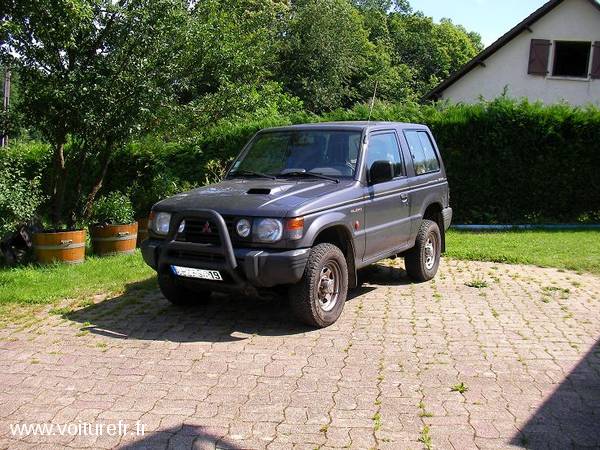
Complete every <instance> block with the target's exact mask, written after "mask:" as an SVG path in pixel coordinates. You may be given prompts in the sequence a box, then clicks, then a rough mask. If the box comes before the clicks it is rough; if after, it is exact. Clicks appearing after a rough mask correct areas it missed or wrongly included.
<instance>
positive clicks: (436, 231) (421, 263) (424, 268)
mask: <svg viewBox="0 0 600 450" xmlns="http://www.w3.org/2000/svg"><path fill="white" fill-rule="evenodd" d="M441 255H442V234H441V233H440V228H439V227H438V225H437V223H435V222H433V221H431V220H423V222H422V223H421V228H419V233H418V234H417V240H416V242H415V246H414V248H413V249H412V250H410V251H409V252H408V253H407V254H406V256H405V257H404V264H405V266H406V272H407V273H408V276H409V277H410V279H411V280H413V281H415V282H417V283H423V282H425V281H429V280H432V279H433V278H434V277H435V275H436V273H437V271H438V268H439V266H440V258H441Z"/></svg>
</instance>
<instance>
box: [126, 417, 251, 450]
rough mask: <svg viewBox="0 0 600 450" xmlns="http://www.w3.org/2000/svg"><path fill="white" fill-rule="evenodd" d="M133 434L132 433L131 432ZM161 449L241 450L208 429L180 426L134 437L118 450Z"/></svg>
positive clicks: (186, 425) (195, 426)
mask: <svg viewBox="0 0 600 450" xmlns="http://www.w3.org/2000/svg"><path fill="white" fill-rule="evenodd" d="M132 433H133V432H132ZM161 448H165V449H166V448H219V449H227V450H236V449H240V450H241V449H242V448H243V447H240V446H238V445H236V444H234V443H233V442H231V441H230V440H229V439H227V438H224V437H223V435H222V434H215V433H214V432H212V431H211V430H210V428H208V427H203V426H197V425H188V424H185V423H184V424H182V425H181V427H175V428H168V429H165V430H159V431H156V432H152V433H145V434H140V437H139V438H138V437H137V436H134V438H133V439H132V440H131V442H128V443H125V444H122V445H121V446H119V449H120V450H156V449H161Z"/></svg>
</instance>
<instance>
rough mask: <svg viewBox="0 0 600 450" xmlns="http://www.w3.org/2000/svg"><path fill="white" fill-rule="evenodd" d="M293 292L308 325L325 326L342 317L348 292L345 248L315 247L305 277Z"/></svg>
mask: <svg viewBox="0 0 600 450" xmlns="http://www.w3.org/2000/svg"><path fill="white" fill-rule="evenodd" d="M289 295H290V305H291V308H292V310H293V311H294V313H295V315H296V317H298V319H299V320H301V321H302V322H304V323H306V324H307V325H310V326H313V327H318V328H325V327H328V326H329V325H331V324H333V323H334V322H335V321H336V320H338V318H339V317H340V315H341V314H342V311H343V310H344V303H345V302H346V297H347V295H348V265H347V263H346V258H345V257H344V254H343V253H342V251H341V250H340V249H339V248H338V247H336V246H335V245H332V244H319V245H317V246H316V247H314V248H313V249H312V250H311V252H310V255H309V257H308V262H307V264H306V268H305V269H304V275H303V276H302V280H300V282H299V283H298V284H296V285H294V286H292V287H291V288H290V292H289Z"/></svg>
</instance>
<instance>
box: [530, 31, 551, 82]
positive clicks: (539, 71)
mask: <svg viewBox="0 0 600 450" xmlns="http://www.w3.org/2000/svg"><path fill="white" fill-rule="evenodd" d="M551 45H552V43H551V42H550V41H548V40H546V39H532V40H531V49H530V51H529V70H528V72H527V73H529V74H530V75H544V76H545V75H547V74H548V61H549V59H550V46H551Z"/></svg>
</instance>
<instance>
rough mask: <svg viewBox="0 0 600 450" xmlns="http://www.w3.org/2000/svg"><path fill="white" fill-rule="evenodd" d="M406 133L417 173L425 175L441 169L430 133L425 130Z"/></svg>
mask: <svg viewBox="0 0 600 450" xmlns="http://www.w3.org/2000/svg"><path fill="white" fill-rule="evenodd" d="M404 134H405V135H406V140H407V141H408V148H409V149H410V153H411V155H412V158H413V164H414V166H415V173H416V174H417V175H424V174H426V173H431V172H437V171H439V170H440V162H439V161H438V159H437V156H436V154H435V149H434V148H433V143H432V142H431V138H430V137H429V135H428V134H427V133H426V132H425V131H406V132H405V133H404Z"/></svg>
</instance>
